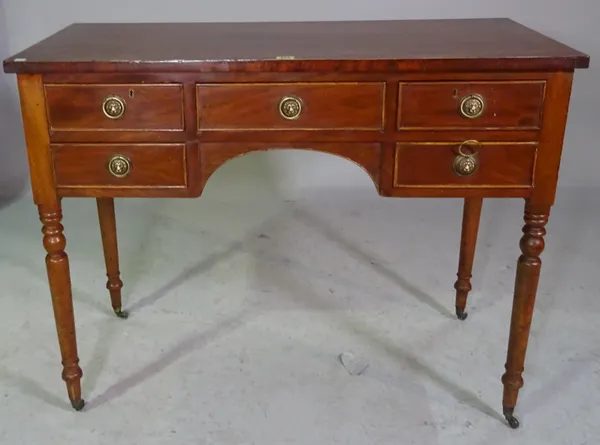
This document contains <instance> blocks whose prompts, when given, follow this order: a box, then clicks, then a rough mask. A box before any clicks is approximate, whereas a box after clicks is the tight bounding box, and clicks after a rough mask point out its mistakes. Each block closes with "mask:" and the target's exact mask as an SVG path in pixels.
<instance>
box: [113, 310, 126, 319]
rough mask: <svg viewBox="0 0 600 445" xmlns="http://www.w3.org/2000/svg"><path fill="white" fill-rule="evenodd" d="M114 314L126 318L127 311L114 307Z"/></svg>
mask: <svg viewBox="0 0 600 445" xmlns="http://www.w3.org/2000/svg"><path fill="white" fill-rule="evenodd" d="M115 314H116V316H117V317H119V318H123V319H126V318H128V317H129V312H127V311H124V310H122V309H121V308H117V309H115Z"/></svg>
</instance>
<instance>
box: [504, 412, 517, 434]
mask: <svg viewBox="0 0 600 445" xmlns="http://www.w3.org/2000/svg"><path fill="white" fill-rule="evenodd" d="M513 412H514V408H505V409H504V417H505V418H506V421H507V422H508V426H510V427H511V428H512V429H513V430H516V429H517V428H519V425H520V424H519V420H518V419H517V418H516V417H515V416H514V415H513Z"/></svg>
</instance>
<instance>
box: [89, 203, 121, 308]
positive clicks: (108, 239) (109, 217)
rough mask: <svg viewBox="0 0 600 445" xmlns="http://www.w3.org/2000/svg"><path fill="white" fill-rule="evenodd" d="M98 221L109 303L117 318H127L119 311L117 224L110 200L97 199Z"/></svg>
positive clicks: (119, 286)
mask: <svg viewBox="0 0 600 445" xmlns="http://www.w3.org/2000/svg"><path fill="white" fill-rule="evenodd" d="M96 203H97V206H98V220H99V221H100V233H101V235H102V249H103V250H104V262H105V264H106V276H107V277H108V281H107V282H106V288H107V289H108V291H109V293H110V301H111V304H112V307H113V310H114V311H115V314H116V315H117V317H119V318H127V317H128V315H129V314H127V312H125V311H123V310H122V309H121V289H122V288H123V282H122V281H121V277H120V275H121V273H120V272H119V249H118V246H117V224H116V218H115V203H114V200H113V199H112V198H98V199H97V200H96Z"/></svg>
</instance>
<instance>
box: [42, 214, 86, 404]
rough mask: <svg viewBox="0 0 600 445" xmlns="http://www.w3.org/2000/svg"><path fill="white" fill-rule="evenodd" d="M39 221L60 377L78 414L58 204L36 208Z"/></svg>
mask: <svg viewBox="0 0 600 445" xmlns="http://www.w3.org/2000/svg"><path fill="white" fill-rule="evenodd" d="M39 213H40V220H41V222H42V224H43V228H42V233H43V234H44V248H45V249H46V252H47V253H48V254H47V255H46V269H47V271H48V282H49V284H50V294H51V296H52V308H53V310H54V318H55V321H56V330H57V333H58V344H59V347H60V354H61V357H62V365H63V372H62V378H63V380H64V381H65V383H66V384H67V392H68V394H69V399H70V400H71V405H72V406H73V408H75V409H76V410H77V411H79V410H81V409H82V408H83V406H84V405H85V402H84V401H83V399H82V398H81V377H82V376H83V372H82V371H81V368H80V367H79V357H78V356H77V338H76V335H75V319H74V315H73V297H72V295H71V278H70V272H69V258H68V257H67V254H66V253H65V246H66V243H67V242H66V239H65V236H64V234H63V226H62V224H61V220H62V213H61V209H60V204H59V205H58V206H57V207H56V208H48V207H44V206H39Z"/></svg>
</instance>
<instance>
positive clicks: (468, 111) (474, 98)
mask: <svg viewBox="0 0 600 445" xmlns="http://www.w3.org/2000/svg"><path fill="white" fill-rule="evenodd" d="M484 110H485V99H484V98H483V97H482V96H480V95H479V94H469V95H468V96H465V97H463V98H462V100H461V101H460V113H461V114H462V115H463V116H464V117H466V118H469V119H476V118H478V117H480V116H481V115H482V114H483V111H484Z"/></svg>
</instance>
